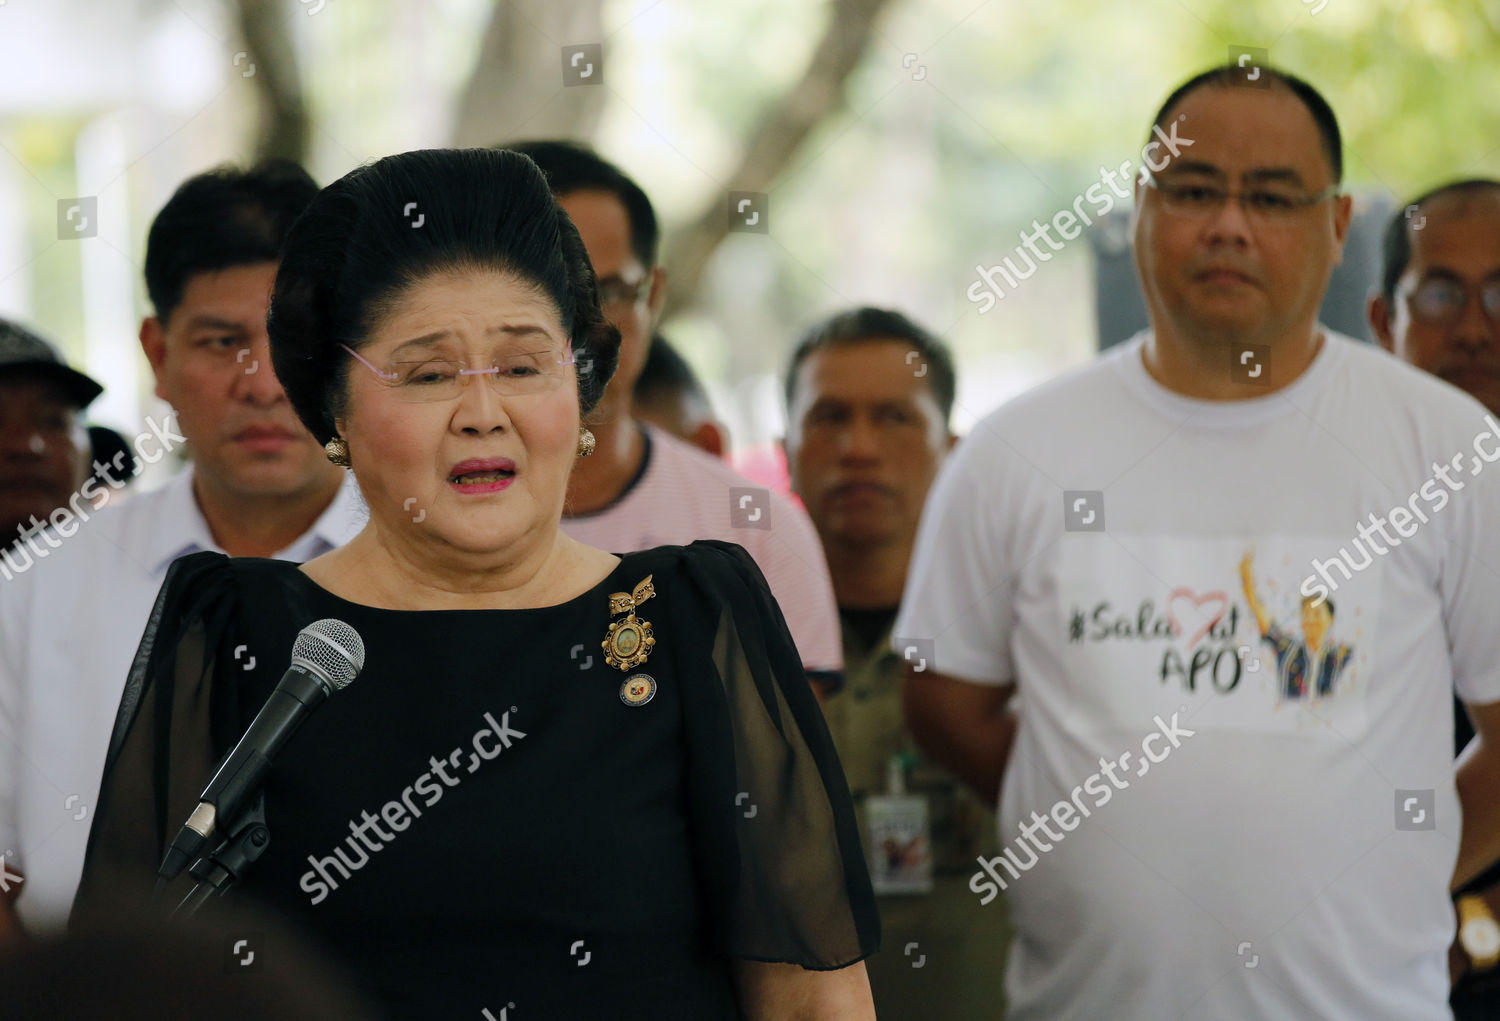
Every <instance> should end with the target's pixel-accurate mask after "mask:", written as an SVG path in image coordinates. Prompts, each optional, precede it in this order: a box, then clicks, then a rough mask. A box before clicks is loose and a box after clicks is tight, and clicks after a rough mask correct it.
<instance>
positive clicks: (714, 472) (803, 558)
mask: <svg viewBox="0 0 1500 1021" xmlns="http://www.w3.org/2000/svg"><path fill="white" fill-rule="evenodd" d="M645 428H646V435H647V439H648V448H647V453H646V463H645V465H644V466H643V468H642V471H641V474H640V476H639V477H638V478H637V479H635V480H634V481H633V482H632V483H631V484H630V486H629V487H627V489H626V490H625V492H624V493H623V494H622V495H621V496H620V498H619V499H617V500H616V501H615V502H614V503H612V504H610V505H609V506H608V507H605V508H604V509H602V510H599V511H596V512H594V513H591V514H580V515H576V516H571V517H568V516H565V517H564V518H563V519H562V530H563V531H564V532H566V533H567V534H568V535H570V536H572V537H573V538H575V539H577V540H578V541H579V542H583V543H587V544H588V545H590V546H595V547H598V548H599V549H602V550H605V551H606V552H609V553H634V552H636V551H637V550H644V549H651V548H652V547H655V546H686V545H687V544H688V543H690V542H692V541H693V540H694V539H721V540H723V541H725V542H732V543H736V544H738V545H740V546H743V547H744V548H745V551H746V552H748V553H749V554H750V556H751V558H752V559H753V560H754V561H755V563H756V565H757V566H758V567H759V568H760V570H761V573H762V574H764V575H765V576H766V583H767V584H768V585H769V586H770V588H771V595H773V596H774V597H775V598H776V602H777V604H778V605H779V606H780V607H781V613H782V616H784V617H785V618H786V623H787V627H788V629H790V631H791V633H792V639H793V641H795V642H796V643H797V651H798V652H800V653H801V654H802V665H803V666H804V667H805V668H806V669H807V671H808V673H810V674H836V673H840V672H841V671H842V670H843V666H844V653H843V648H842V646H841V645H840V638H839V636H840V633H841V632H840V630H839V613H838V605H837V603H836V602H835V601H834V597H833V581H832V579H830V577H829V575H828V562H827V561H826V560H824V559H823V547H822V544H821V543H820V542H819V541H818V533H817V531H816V530H815V529H814V528H813V526H812V522H811V521H810V520H808V517H807V514H806V513H805V512H804V511H802V510H799V509H798V508H797V507H795V506H793V505H792V503H791V502H790V501H789V500H787V499H786V498H785V497H783V496H781V495H780V494H779V493H776V492H773V491H772V490H769V489H766V488H764V487H762V486H757V485H756V484H755V483H753V482H751V481H750V480H749V479H747V478H745V477H744V476H743V475H741V474H739V473H738V472H736V471H735V470H734V469H733V468H731V467H730V466H729V465H727V464H725V463H724V462H723V461H720V460H719V459H718V458H716V457H710V456H709V455H708V454H706V453H704V452H703V451H701V450H699V449H698V448H697V447H694V446H692V445H690V444H688V443H684V442H683V441H682V440H679V439H678V438H677V437H675V436H672V435H670V434H668V433H666V432H663V431H662V430H660V429H658V428H656V427H655V426H651V425H647V426H646V427H645Z"/></svg>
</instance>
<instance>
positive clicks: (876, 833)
mask: <svg viewBox="0 0 1500 1021" xmlns="http://www.w3.org/2000/svg"><path fill="white" fill-rule="evenodd" d="M931 837H932V833H931V829H930V827H929V823H928V815H927V799H926V798H925V797H922V796H920V795H914V794H899V795H891V794H879V795H872V796H870V797H867V798H866V799H865V846H866V852H867V853H866V856H865V859H866V861H868V862H869V863H870V882H871V884H872V885H873V886H874V888H875V892H876V893H877V894H887V893H931V892H932V839H931Z"/></svg>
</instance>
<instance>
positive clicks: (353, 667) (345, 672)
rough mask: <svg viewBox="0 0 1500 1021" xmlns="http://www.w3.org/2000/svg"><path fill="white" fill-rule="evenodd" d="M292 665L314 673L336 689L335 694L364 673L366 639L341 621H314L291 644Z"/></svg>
mask: <svg viewBox="0 0 1500 1021" xmlns="http://www.w3.org/2000/svg"><path fill="white" fill-rule="evenodd" d="M292 662H293V663H294V664H300V665H302V666H304V667H307V668H308V669H310V670H312V672H313V673H315V674H316V675H317V676H319V677H322V678H324V679H326V680H327V681H328V683H329V684H331V685H333V690H334V691H340V690H342V689H343V688H344V686H345V685H347V684H348V683H349V682H350V681H352V680H354V678H355V676H356V675H358V674H359V672H360V671H361V670H363V669H364V666H365V643H364V639H362V638H360V637H359V632H358V631H356V630H354V629H353V628H352V627H350V626H349V625H348V624H345V623H344V622H343V621H341V620H336V619H334V618H333V617H325V618H323V619H322V620H315V621H313V622H312V623H311V624H309V625H307V627H305V628H303V629H302V631H301V632H300V633H299V634H298V635H297V640H296V642H294V643H293V644H292Z"/></svg>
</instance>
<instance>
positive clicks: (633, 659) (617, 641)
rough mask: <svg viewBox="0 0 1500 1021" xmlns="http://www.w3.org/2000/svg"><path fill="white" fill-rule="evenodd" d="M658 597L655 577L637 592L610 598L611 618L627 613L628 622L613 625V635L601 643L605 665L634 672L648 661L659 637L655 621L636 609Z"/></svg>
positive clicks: (624, 593) (619, 594)
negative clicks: (638, 614) (655, 633)
mask: <svg viewBox="0 0 1500 1021" xmlns="http://www.w3.org/2000/svg"><path fill="white" fill-rule="evenodd" d="M654 595H656V589H655V588H653V587H652V585H651V575H649V574H648V575H646V577H645V580H643V581H641V582H640V583H639V584H637V585H636V587H635V591H634V592H615V593H612V594H611V595H610V597H609V612H610V615H611V616H614V615H616V614H621V613H624V614H626V617H625V619H624V620H617V621H615V622H614V623H613V624H611V625H610V626H609V634H608V635H607V636H605V639H604V641H602V642H600V643H599V644H600V645H602V646H603V647H604V662H606V663H608V664H609V665H610V666H612V667H614V668H616V669H617V670H634V669H635V668H636V667H638V666H640V665H641V664H642V663H644V662H646V657H647V656H649V655H651V647H652V646H654V645H655V644H656V638H655V637H654V636H653V635H652V634H651V622H650V621H648V620H641V619H639V618H638V617H636V615H635V611H636V608H637V607H639V606H640V605H641V604H642V603H644V602H645V601H646V600H648V599H650V598H651V597H652V596H654Z"/></svg>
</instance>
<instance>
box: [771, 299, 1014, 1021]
mask: <svg viewBox="0 0 1500 1021" xmlns="http://www.w3.org/2000/svg"><path fill="white" fill-rule="evenodd" d="M953 393H954V372H953V362H952V359H951V357H950V356H949V354H948V351H947V349H946V348H945V347H944V346H943V345H942V343H941V342H940V341H938V340H936V339H935V338H934V337H932V336H931V335H930V334H929V333H928V332H927V331H926V330H924V329H922V328H921V327H920V326H917V325H916V324H915V323H913V322H912V321H911V320H909V319H908V318H907V317H905V316H903V315H901V314H899V313H896V312H890V311H886V310H883V309H876V308H859V309H854V310H851V311H848V312H844V313H842V314H840V315H836V316H834V317H832V318H831V319H828V320H826V321H825V322H823V323H820V324H818V325H817V326H815V327H813V328H812V329H811V330H810V331H809V332H808V333H807V335H806V336H805V337H804V338H803V340H802V342H801V343H800V344H799V345H798V347H797V349H796V352H795V353H794V354H793V356H792V361H791V365H790V367H789V369H788V371H787V378H786V401H787V435H786V453H787V465H788V468H789V470H790V473H791V482H792V488H793V490H794V491H795V492H796V493H797V494H798V495H799V496H800V497H801V498H802V500H803V502H804V503H805V504H806V506H807V511H808V514H809V515H810V516H811V517H812V520H813V525H814V526H815V527H816V528H817V530H818V536H819V538H820V539H821V540H822V543H823V551H824V554H825V555H826V556H827V558H828V566H829V569H830V572H831V574H832V576H833V587H834V594H835V596H836V597H837V600H838V606H839V617H840V622H841V624H842V631H843V646H844V669H845V677H846V682H845V688H844V690H843V691H841V692H839V693H838V694H836V695H834V696H832V697H831V698H829V699H828V701H827V703H826V704H825V706H824V714H825V716H826V718H827V720H828V726H829V730H830V731H831V732H832V734H833V738H834V742H835V744H836V745H837V746H838V751H839V758H840V760H841V761H842V763H843V765H844V771H845V773H846V774H847V776H848V779H849V787H850V790H851V791H852V792H853V794H854V799H855V812H856V814H857V815H858V816H859V821H860V828H861V832H862V836H863V840H864V845H865V853H866V858H867V860H868V862H869V864H870V870H871V875H872V878H873V879H874V881H875V887H876V893H877V894H882V893H883V894H884V896H882V897H881V898H880V915H881V927H882V939H881V944H882V946H881V951H880V952H879V953H877V954H876V955H875V956H874V957H872V958H871V959H870V960H869V961H867V962H866V963H867V966H868V968H869V972H870V986H871V989H872V990H873V992H874V995H875V1006H876V1009H877V1010H878V1011H879V1012H880V1014H881V1016H882V1017H886V1016H889V1017H898V1018H905V1017H913V1018H914V1017H930V1018H942V1019H944V1021H967V1019H970V1018H976V1019H977V1018H985V1019H990V1018H994V1017H997V1016H1000V1014H1001V1013H1002V1006H1003V1003H1004V974H1003V973H1004V968H1003V967H1002V962H1003V961H1004V960H1005V944H1006V940H1007V939H1008V936H1009V928H1010V926H1009V920H1008V919H1007V917H1006V916H1005V914H1004V913H1003V909H1002V908H1000V907H999V906H990V907H981V906H980V904H979V902H978V901H976V900H975V899H974V897H973V895H972V893H970V892H969V889H968V887H967V885H966V882H967V877H968V875H969V874H970V873H971V872H972V871H973V863H974V859H975V857H976V856H977V855H979V854H980V853H981V851H984V850H987V849H988V848H989V847H990V845H991V844H993V843H994V842H995V825H994V820H993V816H992V815H991V813H990V811H989V810H988V809H987V808H986V807H985V806H984V805H982V804H981V803H980V801H979V799H978V798H977V797H975V796H974V795H972V794H970V793H969V792H968V791H967V790H965V789H963V787H962V785H961V784H960V783H959V782H958V781H957V780H956V779H955V778H954V777H953V776H952V775H951V774H949V773H947V772H946V771H944V770H942V769H941V767H939V766H937V765H935V764H933V763H932V762H931V761H930V760H927V759H926V758H925V757H922V756H920V755H918V754H917V751H916V746H915V745H914V744H913V742H912V738H911V734H910V732H909V731H908V730H907V728H906V724H905V721H904V719H903V717H902V706H901V677H902V662H901V659H900V657H898V656H897V655H896V654H895V652H893V651H892V649H891V627H892V624H893V623H894V621H895V616H896V609H897V606H898V604H899V603H900V601H901V591H902V588H903V586H904V585H905V583H906V571H907V565H908V563H909V561H910V560H911V551H912V544H913V543H914V542H915V540H916V533H917V521H918V518H919V517H920V516H921V513H922V505H923V502H924V501H925V500H926V497H927V491H928V489H929V488H930V487H931V485H932V481H933V479H934V478H935V477H936V475H937V470H938V466H939V465H940V464H941V463H942V460H943V457H944V455H945V454H946V453H947V451H948V449H949V448H950V447H951V446H952V445H953V443H954V442H955V438H954V436H953V435H952V433H950V432H949V431H948V416H949V413H950V411H951V409H952V407H953ZM893 787H894V788H895V789H894V790H893V789H892V788H893ZM891 795H897V797H896V798H892V797H891ZM924 816H925V825H923V817H924ZM929 831H930V832H929ZM929 877H930V881H929Z"/></svg>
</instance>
